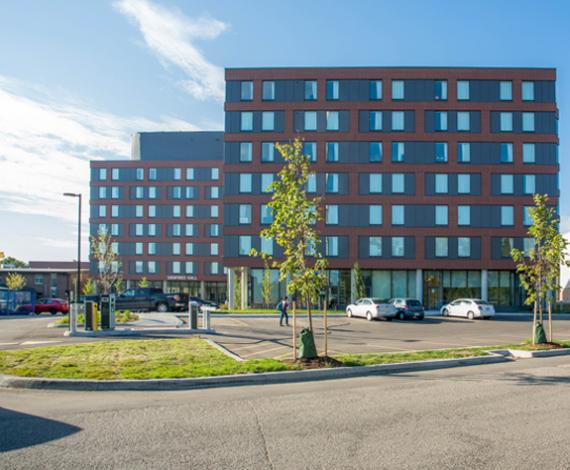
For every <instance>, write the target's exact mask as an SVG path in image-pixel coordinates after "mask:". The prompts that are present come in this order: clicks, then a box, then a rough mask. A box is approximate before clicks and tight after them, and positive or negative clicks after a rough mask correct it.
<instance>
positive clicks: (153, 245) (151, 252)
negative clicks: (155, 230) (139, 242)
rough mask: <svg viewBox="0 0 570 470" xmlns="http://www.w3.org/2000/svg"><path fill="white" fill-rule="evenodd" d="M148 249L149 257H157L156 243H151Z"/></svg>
mask: <svg viewBox="0 0 570 470" xmlns="http://www.w3.org/2000/svg"><path fill="white" fill-rule="evenodd" d="M147 249H148V254H149V255H156V243H155V242H149V243H148V244H147Z"/></svg>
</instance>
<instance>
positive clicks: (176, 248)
mask: <svg viewBox="0 0 570 470" xmlns="http://www.w3.org/2000/svg"><path fill="white" fill-rule="evenodd" d="M172 254H173V255H175V256H178V255H180V243H173V244H172Z"/></svg>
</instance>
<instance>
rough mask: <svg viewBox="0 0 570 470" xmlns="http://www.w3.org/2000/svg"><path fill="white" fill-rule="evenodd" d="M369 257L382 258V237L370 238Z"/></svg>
mask: <svg viewBox="0 0 570 470" xmlns="http://www.w3.org/2000/svg"><path fill="white" fill-rule="evenodd" d="M368 256H370V257H377V256H382V237H370V238H369V239H368Z"/></svg>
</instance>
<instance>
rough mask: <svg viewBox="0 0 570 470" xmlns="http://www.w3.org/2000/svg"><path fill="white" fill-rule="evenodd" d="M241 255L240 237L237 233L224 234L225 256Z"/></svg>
mask: <svg viewBox="0 0 570 470" xmlns="http://www.w3.org/2000/svg"><path fill="white" fill-rule="evenodd" d="M237 256H239V238H238V236H237V235H224V258H226V257H227V258H235V257H237Z"/></svg>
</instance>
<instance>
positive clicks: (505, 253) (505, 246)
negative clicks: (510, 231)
mask: <svg viewBox="0 0 570 470" xmlns="http://www.w3.org/2000/svg"><path fill="white" fill-rule="evenodd" d="M512 249H513V239H512V238H509V237H503V238H501V256H502V257H503V258H510V257H511V250H512Z"/></svg>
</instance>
